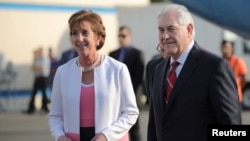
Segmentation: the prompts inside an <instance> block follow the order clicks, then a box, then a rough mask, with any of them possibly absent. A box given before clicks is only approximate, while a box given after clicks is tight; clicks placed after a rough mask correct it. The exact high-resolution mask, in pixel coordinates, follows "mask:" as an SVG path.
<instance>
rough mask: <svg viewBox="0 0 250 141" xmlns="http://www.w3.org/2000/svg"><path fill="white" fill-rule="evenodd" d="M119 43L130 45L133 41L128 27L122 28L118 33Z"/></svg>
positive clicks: (123, 45)
mask: <svg viewBox="0 0 250 141" xmlns="http://www.w3.org/2000/svg"><path fill="white" fill-rule="evenodd" d="M118 38H119V44H120V46H121V47H125V46H128V45H129V44H130V42H131V35H130V33H129V31H128V30H127V29H122V30H120V31H119V34H118Z"/></svg>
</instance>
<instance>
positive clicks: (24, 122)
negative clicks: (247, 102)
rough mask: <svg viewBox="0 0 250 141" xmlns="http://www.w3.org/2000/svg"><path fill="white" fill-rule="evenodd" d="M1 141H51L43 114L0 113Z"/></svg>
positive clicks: (249, 118) (143, 126)
mask: <svg viewBox="0 0 250 141" xmlns="http://www.w3.org/2000/svg"><path fill="white" fill-rule="evenodd" d="M242 120H243V124H249V125H250V111H243V112H242ZM147 122H148V110H147V109H143V110H141V114H140V130H141V135H142V141H146V137H147V136H146V133H147ZM0 140H1V141H53V138H52V137H51V134H50V131H49V126H48V120H47V116H46V114H45V113H41V112H37V113H35V114H33V115H26V114H23V113H21V112H0Z"/></svg>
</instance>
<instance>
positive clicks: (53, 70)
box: [48, 47, 58, 90]
mask: <svg viewBox="0 0 250 141" xmlns="http://www.w3.org/2000/svg"><path fill="white" fill-rule="evenodd" d="M49 58H50V73H49V78H48V88H49V89H50V90H51V89H52V84H53V80H54V76H55V73H56V69H57V66H58V60H57V58H56V57H55V55H54V53H53V50H52V48H51V47H50V48H49Z"/></svg>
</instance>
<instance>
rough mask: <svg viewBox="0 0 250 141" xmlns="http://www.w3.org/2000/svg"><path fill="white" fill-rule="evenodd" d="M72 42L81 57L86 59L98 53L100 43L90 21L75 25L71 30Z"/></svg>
mask: <svg viewBox="0 0 250 141" xmlns="http://www.w3.org/2000/svg"><path fill="white" fill-rule="evenodd" d="M71 42H72V44H73V46H74V48H75V50H76V51H77V53H78V55H79V56H82V57H86V56H89V55H94V54H95V53H96V52H97V49H96V46H97V45H98V44H99V42H100V36H98V35H97V34H96V33H95V32H94V31H93V30H92V25H91V23H90V22H88V21H81V22H79V23H75V24H73V26H72V29H71Z"/></svg>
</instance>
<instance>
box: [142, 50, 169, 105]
mask: <svg viewBox="0 0 250 141" xmlns="http://www.w3.org/2000/svg"><path fill="white" fill-rule="evenodd" d="M156 50H157V52H158V53H157V54H156V55H154V56H153V57H152V59H151V60H149V61H148V62H147V64H146V70H145V81H144V94H146V97H147V101H146V105H148V104H149V99H150V91H151V86H152V81H153V76H154V68H155V66H156V65H157V64H159V63H160V62H161V61H163V60H165V59H166V58H167V57H168V55H167V53H166V52H165V51H164V49H162V48H161V46H160V45H157V47H156Z"/></svg>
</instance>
